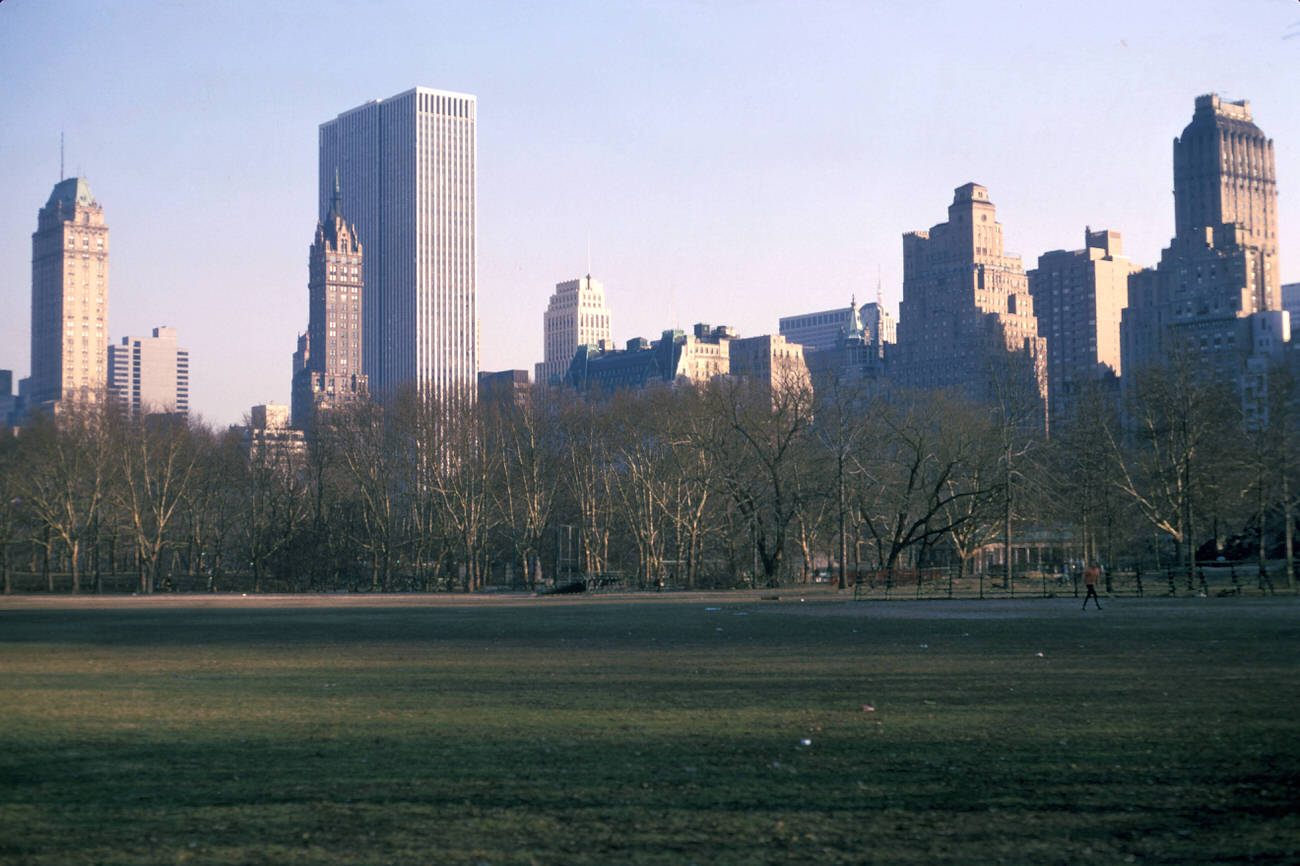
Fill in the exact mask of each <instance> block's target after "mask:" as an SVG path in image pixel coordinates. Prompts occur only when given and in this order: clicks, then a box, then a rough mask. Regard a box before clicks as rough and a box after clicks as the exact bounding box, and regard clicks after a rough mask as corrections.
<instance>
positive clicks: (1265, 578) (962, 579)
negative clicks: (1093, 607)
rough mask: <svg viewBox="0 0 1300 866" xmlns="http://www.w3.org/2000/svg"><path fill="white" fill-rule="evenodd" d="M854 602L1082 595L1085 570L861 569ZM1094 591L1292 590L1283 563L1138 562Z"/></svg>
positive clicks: (1114, 572)
mask: <svg viewBox="0 0 1300 866" xmlns="http://www.w3.org/2000/svg"><path fill="white" fill-rule="evenodd" d="M849 580H850V582H851V583H852V585H853V597H854V599H857V600H864V601H865V600H871V599H876V600H888V599H933V598H1031V597H1041V598H1061V597H1072V598H1082V597H1083V596H1084V595H1085V593H1086V587H1085V586H1084V583H1083V570H1082V569H1081V568H1078V567H1063V568H1061V569H1060V570H1055V571H1039V570H1035V569H1029V570H1025V571H1017V572H1013V574H1012V575H1011V579H1010V580H1008V579H1007V576H1006V574H1005V573H999V572H992V573H990V572H982V573H966V574H962V573H961V571H960V569H958V568H957V567H956V566H944V567H938V568H895V569H870V570H867V569H863V570H859V571H858V572H856V573H853V572H850V573H849ZM1097 591H1098V592H1100V593H1101V594H1103V595H1110V596H1128V597H1135V598H1137V597H1144V596H1207V597H1208V596H1229V595H1271V594H1274V593H1278V592H1294V591H1295V584H1294V582H1292V581H1291V580H1288V575H1287V568H1286V563H1285V562H1270V563H1268V564H1267V567H1266V568H1265V569H1264V570H1263V571H1261V569H1260V567H1259V563H1258V562H1225V561H1222V560H1216V561H1214V562H1206V563H1197V564H1196V566H1195V568H1193V569H1191V570H1190V571H1189V569H1187V568H1186V567H1185V566H1183V567H1172V568H1153V567H1149V566H1148V567H1146V568H1143V567H1142V566H1140V565H1134V566H1129V567H1118V568H1106V569H1103V570H1102V574H1101V579H1100V580H1099V581H1098V585H1097Z"/></svg>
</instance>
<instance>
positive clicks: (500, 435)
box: [486, 387, 560, 587]
mask: <svg viewBox="0 0 1300 866" xmlns="http://www.w3.org/2000/svg"><path fill="white" fill-rule="evenodd" d="M486 409H487V411H488V417H489V424H488V432H489V437H490V440H491V442H492V445H493V447H495V448H496V449H497V451H498V458H497V461H498V465H499V466H500V482H499V493H498V496H499V498H500V510H501V519H502V521H503V524H504V526H505V528H506V529H507V530H508V532H509V536H510V546H511V549H512V551H513V554H514V557H515V558H516V560H517V561H518V563H519V566H520V568H521V569H522V570H523V575H524V579H525V580H526V581H527V582H528V585H529V586H530V587H532V586H535V580H536V574H537V573H538V572H539V571H540V570H541V557H542V546H543V543H544V537H545V533H546V528H547V526H548V525H549V523H550V521H551V515H552V512H553V510H554V507H555V499H556V493H557V488H558V485H559V475H560V471H559V466H558V460H559V452H560V443H559V442H558V441H557V439H558V436H557V434H558V431H559V425H558V422H557V419H556V417H555V413H554V406H553V404H552V403H551V402H550V401H548V400H546V399H545V397H544V395H543V394H542V392H541V390H540V387H538V388H535V389H534V390H533V391H532V392H531V393H530V394H528V395H527V396H526V397H525V398H523V399H521V400H518V401H511V402H509V403H505V404H500V403H498V404H495V405H492V406H489V407H486Z"/></svg>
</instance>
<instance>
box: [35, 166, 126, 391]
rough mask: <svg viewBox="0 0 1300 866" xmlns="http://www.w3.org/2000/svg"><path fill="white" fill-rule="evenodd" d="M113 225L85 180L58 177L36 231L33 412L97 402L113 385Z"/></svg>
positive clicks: (41, 211)
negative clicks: (110, 306) (110, 241)
mask: <svg viewBox="0 0 1300 866" xmlns="http://www.w3.org/2000/svg"><path fill="white" fill-rule="evenodd" d="M107 327H108V226H107V225H105V224H104V209H103V208H102V207H100V205H99V202H97V201H96V200H95V197H94V195H93V194H91V192H90V184H89V183H87V182H86V179H85V178H81V177H70V178H67V179H66V180H61V181H59V182H58V183H57V184H55V186H54V191H53V192H51V193H50V198H49V201H47V202H46V203H45V207H43V208H41V210H40V213H39V215H38V216H37V221H36V231H35V232H34V233H33V234H32V368H31V377H30V379H29V380H28V381H27V382H26V389H27V390H26V392H25V393H26V395H27V398H28V405H29V407H30V408H31V409H50V408H53V407H54V406H55V405H56V404H57V403H59V401H61V400H67V399H78V398H84V399H86V400H88V401H94V400H97V399H100V396H101V395H102V393H103V391H104V388H105V386H106V385H107V383H108V332H107Z"/></svg>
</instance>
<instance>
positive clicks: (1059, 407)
mask: <svg viewBox="0 0 1300 866" xmlns="http://www.w3.org/2000/svg"><path fill="white" fill-rule="evenodd" d="M1083 243H1084V246H1083V249H1079V250H1069V251H1067V250H1052V251H1051V252H1047V253H1043V254H1042V255H1041V256H1039V257H1038V267H1037V268H1035V269H1034V270H1032V271H1030V272H1029V274H1028V276H1029V293H1030V294H1031V295H1033V297H1034V313H1035V315H1037V317H1038V333H1039V334H1040V335H1042V337H1043V338H1044V339H1046V340H1047V388H1048V405H1049V406H1050V407H1051V415H1052V417H1053V418H1067V417H1070V416H1071V415H1073V414H1074V410H1075V409H1076V408H1077V405H1078V398H1079V396H1080V395H1081V394H1082V393H1083V392H1084V391H1085V390H1086V389H1087V388H1088V387H1090V386H1093V385H1096V384H1098V383H1106V384H1108V385H1109V386H1111V387H1113V386H1114V385H1115V384H1117V381H1116V380H1117V378H1118V377H1119V375H1120V374H1121V373H1122V361H1121V352H1120V342H1119V325H1120V319H1121V317H1122V315H1123V311H1124V306H1125V305H1126V304H1127V303H1128V278H1129V275H1130V274H1132V273H1133V272H1134V271H1136V270H1137V268H1136V267H1135V266H1134V265H1133V263H1132V262H1130V261H1129V260H1128V259H1127V258H1126V257H1125V256H1124V246H1123V239H1122V238H1121V237H1120V233H1119V232H1112V231H1104V230H1103V231H1093V230H1092V229H1091V228H1086V229H1084V233H1083Z"/></svg>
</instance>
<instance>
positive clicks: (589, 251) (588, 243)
mask: <svg viewBox="0 0 1300 866" xmlns="http://www.w3.org/2000/svg"><path fill="white" fill-rule="evenodd" d="M587 281H588V282H591V229H588V230H587Z"/></svg>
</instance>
